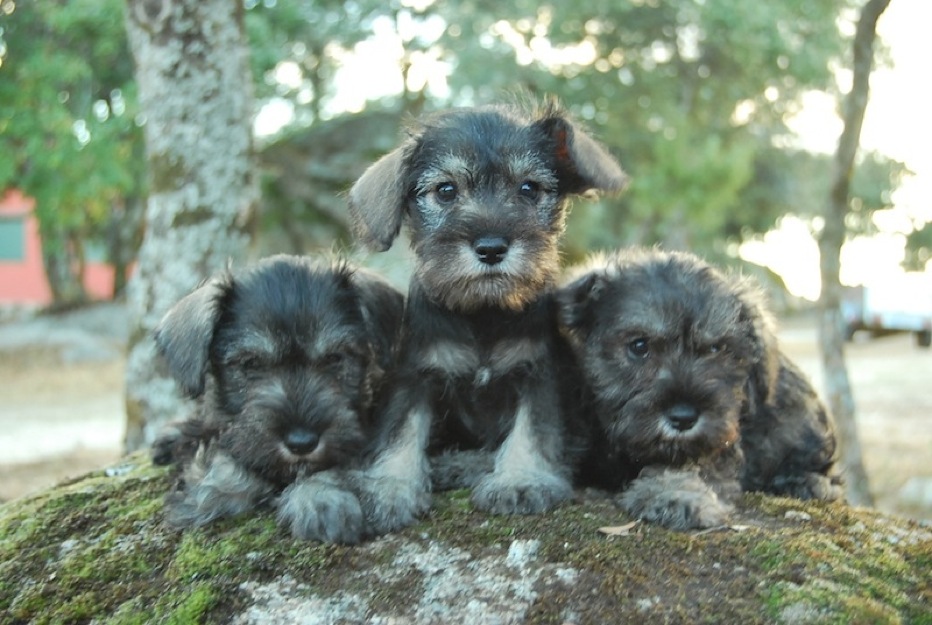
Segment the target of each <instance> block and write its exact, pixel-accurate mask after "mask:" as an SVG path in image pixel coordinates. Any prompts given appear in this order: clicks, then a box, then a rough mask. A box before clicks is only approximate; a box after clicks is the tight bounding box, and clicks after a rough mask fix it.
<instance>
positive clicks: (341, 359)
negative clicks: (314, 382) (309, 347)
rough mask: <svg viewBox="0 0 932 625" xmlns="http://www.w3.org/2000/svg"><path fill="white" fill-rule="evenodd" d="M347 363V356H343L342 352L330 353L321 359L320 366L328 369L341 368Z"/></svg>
mask: <svg viewBox="0 0 932 625" xmlns="http://www.w3.org/2000/svg"><path fill="white" fill-rule="evenodd" d="M345 362H346V355H345V354H341V353H340V352H330V353H329V354H327V355H326V356H324V357H323V358H321V359H320V364H322V365H323V366H325V367H327V368H328V369H330V368H333V369H336V368H339V367H341V366H343V363H345Z"/></svg>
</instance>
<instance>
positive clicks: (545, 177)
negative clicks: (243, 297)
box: [305, 104, 625, 542]
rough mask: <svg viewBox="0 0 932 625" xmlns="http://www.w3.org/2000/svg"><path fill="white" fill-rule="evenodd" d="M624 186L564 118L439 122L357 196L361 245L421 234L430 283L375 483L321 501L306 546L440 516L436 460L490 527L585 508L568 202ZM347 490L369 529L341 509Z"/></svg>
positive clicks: (466, 116)
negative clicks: (565, 325)
mask: <svg viewBox="0 0 932 625" xmlns="http://www.w3.org/2000/svg"><path fill="white" fill-rule="evenodd" d="M624 183H625V176H624V174H623V172H622V171H621V169H620V167H619V166H618V164H617V162H616V161H615V160H614V159H613V158H612V157H611V156H610V155H609V154H608V153H607V152H606V151H605V150H604V149H603V148H602V147H601V146H600V145H598V144H597V143H596V142H595V141H594V140H593V139H592V138H590V137H589V136H588V135H587V134H586V133H585V132H583V131H582V130H581V129H580V128H579V127H578V126H577V125H576V124H574V123H573V122H571V121H570V120H569V119H568V118H567V117H566V115H565V114H564V113H563V112H562V111H561V110H559V109H558V108H557V107H556V105H553V104H551V105H548V106H546V107H543V108H542V109H541V110H538V111H536V112H535V113H532V114H530V115H529V114H527V113H525V112H524V111H519V110H517V109H512V108H506V107H488V108H478V109H464V110H453V111H448V112H444V113H441V114H438V115H436V116H433V117H429V118H427V119H426V120H424V121H423V122H422V123H421V124H420V125H419V126H418V127H416V128H414V129H413V130H412V132H411V135H410V137H409V138H408V139H407V141H405V142H404V143H403V144H402V145H401V146H400V147H399V148H397V149H396V150H395V151H393V152H391V153H389V154H388V155H386V156H384V157H383V158H382V159H381V160H379V161H378V162H376V163H375V164H374V165H372V166H371V167H370V168H369V169H368V170H367V171H366V172H365V173H364V174H363V175H362V177H361V178H360V179H359V180H358V181H357V182H356V183H355V185H354V186H353V187H352V189H351V190H350V194H349V209H350V212H351V215H352V217H353V219H354V223H355V229H356V234H357V236H358V238H359V239H360V240H361V241H362V242H364V243H365V244H367V245H368V246H369V247H372V248H375V249H377V250H385V249H387V248H388V247H390V246H391V244H392V242H393V240H394V239H395V237H396V235H397V234H398V232H399V230H400V228H401V226H402V225H403V224H404V225H406V226H407V229H408V231H409V233H410V239H411V247H412V249H413V251H414V256H415V267H414V273H413V277H412V281H411V284H410V288H409V291H408V304H407V307H406V309H405V316H404V321H403V324H402V325H403V327H402V338H401V341H400V346H399V355H398V361H397V363H396V365H395V367H394V369H393V372H392V378H391V383H390V384H388V385H386V388H387V393H386V395H385V397H383V399H382V403H381V407H380V414H381V417H380V421H381V422H383V423H385V424H386V427H385V428H384V430H383V431H382V433H381V437H380V440H379V444H378V446H377V448H376V450H375V452H374V454H373V456H372V460H371V463H370V464H369V466H368V467H367V468H366V469H365V470H364V471H362V472H360V473H355V474H346V473H344V474H343V475H341V476H336V475H333V476H332V481H331V483H330V484H329V490H328V489H325V488H323V487H321V488H320V490H319V492H318V494H317V498H318V502H319V504H320V510H321V512H320V514H319V515H318V518H317V519H309V521H310V522H309V524H308V526H307V527H306V528H305V533H306V534H307V535H309V536H313V537H318V538H324V539H331V540H337V541H342V542H354V541H356V540H358V539H359V538H360V537H361V536H362V535H378V534H382V533H385V532H388V531H391V530H394V529H398V528H401V527H404V526H406V525H408V524H410V523H412V522H413V521H414V519H415V518H416V517H417V516H418V515H420V514H422V513H423V512H425V511H426V510H427V509H428V507H429V503H430V491H431V469H430V462H431V460H430V459H431V458H433V459H434V462H435V469H434V470H435V473H434V481H435V483H436V484H439V485H441V486H443V487H455V486H463V487H472V489H473V497H472V498H473V502H474V503H475V505H476V506H477V507H478V508H480V509H482V510H486V511H489V512H493V513H499V514H510V513H517V514H530V513H539V512H542V511H544V510H547V509H548V508H550V507H552V506H553V505H555V504H556V503H558V502H560V501H561V500H564V499H566V498H567V497H569V496H570V494H571V492H572V489H571V481H570V478H571V475H570V474H571V471H572V467H571V464H572V463H571V459H570V456H571V455H572V452H573V450H572V449H571V447H572V445H571V444H568V442H567V438H568V436H569V435H570V434H571V432H568V431H567V423H566V419H565V413H564V410H563V405H562V404H563V403H567V402H566V401H565V397H564V396H563V395H562V394H561V391H560V388H561V382H563V380H562V378H563V377H564V372H563V371H561V366H562V365H563V363H565V362H566V361H567V360H569V358H570V353H569V350H568V346H567V345H565V344H564V343H563V342H562V339H561V337H560V334H559V331H558V328H557V324H556V308H555V305H554V301H553V299H552V290H551V287H552V286H553V285H554V283H555V280H556V277H557V274H558V271H559V263H558V242H559V239H560V235H561V234H562V232H563V229H564V221H565V217H566V210H567V203H568V196H569V195H571V194H581V193H584V192H587V191H597V190H601V191H617V190H620V189H621V188H622V187H623V185H624ZM566 375H571V373H569V372H568V373H567V374H566ZM451 452H463V453H464V454H465V455H464V456H457V455H456V454H455V453H451ZM325 477H326V476H324V475H318V476H316V478H317V479H318V480H319V483H321V484H322V483H323V481H324V478H325ZM339 488H344V489H348V490H350V491H352V492H353V493H354V494H355V495H356V496H357V497H358V499H359V503H360V505H361V509H362V512H363V518H362V519H360V518H357V517H354V516H353V514H351V513H352V512H353V511H350V512H351V513H350V514H348V513H347V511H346V510H341V509H340V508H339V506H338V505H334V504H333V502H332V501H331V494H332V493H333V492H334V491H335V490H336V489H339Z"/></svg>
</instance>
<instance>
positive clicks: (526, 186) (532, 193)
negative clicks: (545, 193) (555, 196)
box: [518, 180, 540, 200]
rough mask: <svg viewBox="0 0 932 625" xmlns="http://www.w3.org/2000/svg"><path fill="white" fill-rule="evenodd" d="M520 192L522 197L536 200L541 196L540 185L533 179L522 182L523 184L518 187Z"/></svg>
mask: <svg viewBox="0 0 932 625" xmlns="http://www.w3.org/2000/svg"><path fill="white" fill-rule="evenodd" d="M518 193H519V194H520V195H521V197H525V198H527V199H529V200H536V199H537V198H538V197H540V185H539V184H537V183H536V182H534V181H533V180H525V181H524V182H522V183H521V186H520V187H518Z"/></svg>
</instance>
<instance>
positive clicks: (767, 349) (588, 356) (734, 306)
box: [558, 249, 779, 465]
mask: <svg viewBox="0 0 932 625" xmlns="http://www.w3.org/2000/svg"><path fill="white" fill-rule="evenodd" d="M558 300H559V305H560V319H561V323H562V325H563V327H564V329H565V330H566V332H567V334H568V336H569V337H570V341H571V343H572V344H573V346H574V349H575V350H576V351H577V353H578V356H579V359H580V362H581V363H582V366H583V369H584V373H585V376H586V380H587V384H588V386H589V387H590V388H591V390H592V393H593V395H594V400H595V403H596V406H595V410H596V412H597V416H598V418H599V419H600V420H601V422H602V425H603V428H604V429H605V431H606V432H607V433H608V435H609V437H610V438H611V440H612V443H613V444H614V445H615V446H616V447H617V448H618V450H619V451H621V452H623V453H625V454H626V455H628V457H630V458H631V459H632V460H634V461H635V462H638V463H643V464H653V463H663V464H673V465H677V464H681V463H683V462H686V461H688V460H694V459H698V458H700V457H703V456H707V455H710V454H713V453H716V452H717V451H720V450H723V449H724V448H727V447H729V446H731V445H734V444H735V443H736V442H737V440H738V434H739V423H740V420H741V417H742V416H743V415H744V414H747V413H748V412H749V410H751V409H752V405H753V403H754V402H758V401H766V400H767V399H768V397H769V396H770V394H771V393H772V392H773V388H774V385H775V378H776V374H777V371H778V370H779V363H778V355H777V354H778V352H777V350H776V348H775V343H774V340H775V339H774V335H773V332H772V330H771V327H770V321H769V317H768V315H767V313H766V312H765V310H764V309H763V308H762V306H761V305H760V303H759V297H758V295H757V294H756V292H755V290H754V289H753V288H752V287H751V285H750V284H749V283H748V282H747V281H744V280H742V279H740V278H732V277H728V276H725V275H723V274H721V273H719V272H718V271H716V270H715V269H713V268H712V267H711V266H709V265H708V264H707V263H705V262H703V261H701V260H700V259H698V258H697V257H695V256H692V255H688V254H681V253H664V252H660V251H656V250H640V249H637V250H629V251H627V252H622V253H618V254H616V255H614V256H610V257H602V258H598V259H596V260H595V261H593V263H592V264H591V265H590V266H589V267H587V268H586V269H584V270H582V271H580V272H578V274H577V276H576V277H575V279H572V280H571V281H570V282H569V284H567V285H566V286H564V287H563V288H561V289H560V291H559V293H558Z"/></svg>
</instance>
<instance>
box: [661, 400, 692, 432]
mask: <svg viewBox="0 0 932 625" xmlns="http://www.w3.org/2000/svg"><path fill="white" fill-rule="evenodd" d="M666 419H667V422H669V424H670V425H671V426H673V429H675V430H677V431H678V432H686V431H688V430H691V429H692V427H693V426H694V425H696V421H698V420H699V411H698V410H696V407H695V406H693V405H691V404H675V405H674V406H673V407H672V408H670V410H668V411H667V414H666Z"/></svg>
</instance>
